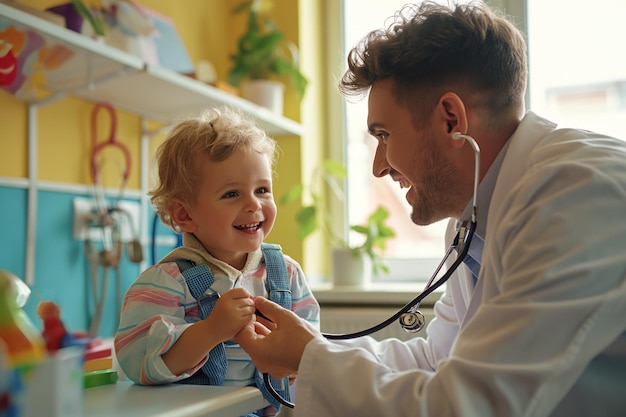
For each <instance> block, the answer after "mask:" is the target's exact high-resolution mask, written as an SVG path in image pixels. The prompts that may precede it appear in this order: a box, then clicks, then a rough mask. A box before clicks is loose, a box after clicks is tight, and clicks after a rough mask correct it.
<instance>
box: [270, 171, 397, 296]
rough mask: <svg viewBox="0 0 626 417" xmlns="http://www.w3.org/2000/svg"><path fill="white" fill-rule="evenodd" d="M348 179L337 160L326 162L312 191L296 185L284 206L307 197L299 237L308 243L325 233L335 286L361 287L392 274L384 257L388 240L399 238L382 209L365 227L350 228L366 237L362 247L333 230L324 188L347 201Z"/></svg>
mask: <svg viewBox="0 0 626 417" xmlns="http://www.w3.org/2000/svg"><path fill="white" fill-rule="evenodd" d="M346 175H347V170H346V168H345V166H344V165H343V164H342V163H341V162H338V161H335V160H325V161H323V162H322V163H321V165H319V166H318V167H316V168H315V169H314V171H313V174H312V177H311V183H310V185H309V187H305V185H304V184H302V183H300V184H296V185H295V186H293V187H292V188H291V189H289V190H288V191H287V193H285V194H284V195H283V196H282V197H281V199H280V203H281V204H283V205H285V204H289V203H291V202H293V201H300V200H302V198H303V197H304V196H305V195H306V196H307V197H308V202H307V203H305V205H304V206H303V207H301V208H300V209H299V210H298V212H297V213H296V222H297V224H298V235H299V236H300V238H301V239H303V240H304V239H306V238H307V237H309V236H310V235H311V234H313V233H314V232H315V231H316V230H324V231H325V232H326V233H327V234H328V236H329V237H330V240H331V243H332V245H333V246H334V248H333V280H334V282H335V285H337V284H338V283H344V285H360V284H363V283H366V282H368V281H369V276H370V275H371V274H372V273H373V274H374V275H379V274H381V273H388V272H389V268H388V266H387V265H386V263H385V262H384V259H383V258H382V256H381V252H382V251H384V250H385V248H386V243H387V239H390V238H392V237H394V236H395V232H394V231H393V230H392V229H391V228H390V227H389V226H387V225H386V224H385V223H386V220H387V218H388V217H389V212H388V211H387V209H385V208H384V207H382V206H378V207H377V208H376V209H375V210H374V212H373V213H371V214H370V215H369V217H368V218H367V221H366V222H365V223H364V224H355V225H350V230H351V231H354V232H356V233H358V234H360V235H362V240H361V243H360V244H357V245H350V244H349V243H348V241H347V240H346V239H345V238H344V237H343V236H342V235H339V234H338V233H337V231H336V230H335V228H333V227H332V219H331V214H330V213H329V211H328V209H327V205H326V199H325V198H324V193H323V191H322V188H323V186H324V185H326V186H328V188H329V190H330V191H331V192H332V193H333V194H334V195H336V196H337V198H339V199H341V200H343V192H342V190H341V184H340V181H341V180H343V179H344V178H345V177H346Z"/></svg>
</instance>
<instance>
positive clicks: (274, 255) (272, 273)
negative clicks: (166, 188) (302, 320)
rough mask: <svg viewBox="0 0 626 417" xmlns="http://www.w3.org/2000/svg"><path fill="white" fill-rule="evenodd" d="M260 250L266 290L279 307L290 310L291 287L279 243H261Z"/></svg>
mask: <svg viewBox="0 0 626 417" xmlns="http://www.w3.org/2000/svg"><path fill="white" fill-rule="evenodd" d="M261 250H262V251H263V258H264V259H265V268H266V271H267V291H268V293H269V297H270V300H272V301H273V302H275V303H276V304H279V305H280V306H281V307H283V308H286V309H288V310H291V289H290V288H289V274H288V273H287V265H285V258H284V256H283V252H282V249H281V247H280V245H276V244H272V243H262V244H261Z"/></svg>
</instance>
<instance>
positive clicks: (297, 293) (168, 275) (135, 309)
mask: <svg viewBox="0 0 626 417" xmlns="http://www.w3.org/2000/svg"><path fill="white" fill-rule="evenodd" d="M185 235H186V236H185V237H184V238H183V239H184V240H183V242H184V244H188V243H191V245H190V246H191V247H181V248H177V249H175V250H174V251H172V252H171V253H170V254H168V255H167V256H166V257H165V258H164V259H163V260H162V262H161V263H159V264H157V265H154V266H152V267H150V268H148V269H147V270H145V271H144V272H142V273H141V275H140V276H139V278H138V279H137V280H136V281H135V282H134V283H133V284H132V285H131V287H130V288H129V289H128V291H127V293H126V296H125V298H124V304H123V307H122V314H121V318H120V325H119V328H118V331H117V334H116V335H115V351H116V355H117V359H118V361H119V364H120V367H121V369H122V370H123V371H124V373H125V374H126V376H128V378H129V379H131V380H132V381H134V382H135V383H137V384H142V385H156V384H166V383H171V382H176V381H180V380H182V379H185V378H188V377H189V376H191V375H193V374H194V373H195V372H196V371H197V370H198V369H200V368H201V367H202V365H204V363H205V362H206V360H207V359H208V356H207V358H205V360H203V361H202V362H200V363H198V364H197V365H196V366H195V367H194V368H192V369H189V370H187V371H186V372H185V373H182V374H180V375H174V374H172V373H171V372H170V370H169V369H168V367H167V366H166V365H165V363H164V362H163V359H161V355H162V354H163V353H165V352H167V351H168V350H169V349H170V348H171V346H172V345H173V344H174V343H175V342H176V340H178V338H179V337H180V336H181V334H182V333H183V332H184V331H185V329H186V328H187V327H189V326H190V324H191V323H194V322H197V321H198V320H199V311H198V305H197V302H196V300H195V299H194V298H193V296H192V295H191V293H190V291H189V288H188V287H187V283H186V281H185V278H184V277H183V275H182V274H181V272H180V270H179V268H178V265H177V264H176V263H175V262H171V261H172V260H174V259H190V260H192V261H194V262H195V263H196V264H199V263H206V264H208V266H209V268H211V271H212V272H213V276H214V279H215V281H214V284H213V287H212V288H213V289H215V290H216V291H217V292H219V293H220V294H223V293H224V292H226V291H228V290H230V289H232V288H235V287H242V288H245V289H246V290H248V291H249V292H250V293H251V294H252V295H253V296H264V297H268V293H267V285H266V280H267V276H266V270H265V263H264V262H263V256H262V254H261V250H260V249H258V250H257V251H255V252H253V253H250V254H248V260H247V262H246V265H245V266H244V268H243V269H242V270H237V269H235V268H233V267H231V266H230V265H228V264H226V263H224V262H221V261H219V260H218V259H216V258H213V257H212V256H211V255H210V254H208V253H207V252H206V251H205V250H204V249H203V248H201V246H200V247H199V246H198V245H197V244H196V243H197V241H195V242H193V241H192V237H190V236H187V234H185ZM191 236H192V235H191ZM193 240H195V237H193ZM283 256H284V258H285V263H286V266H287V273H288V275H289V283H290V289H291V297H292V311H293V312H294V313H296V314H297V315H298V316H300V317H302V318H303V319H305V320H307V321H308V322H310V323H312V324H313V325H315V326H316V327H318V328H319V314H320V308H319V304H318V302H317V300H316V299H315V298H314V297H313V294H312V293H311V290H310V288H309V286H308V284H307V282H306V278H305V276H304V273H303V272H302V269H301V267H300V265H299V264H298V263H297V262H296V261H294V260H293V259H292V258H290V257H289V256H287V255H283ZM224 347H225V350H226V358H227V360H228V369H227V372H226V378H225V381H224V385H235V386H247V385H254V372H255V368H254V364H253V363H252V361H251V360H250V357H249V356H248V355H247V354H246V353H245V352H244V351H243V350H242V349H241V348H240V347H239V346H238V345H236V344H235V343H234V342H232V341H229V342H226V343H225V344H224Z"/></svg>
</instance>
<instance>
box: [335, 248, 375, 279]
mask: <svg viewBox="0 0 626 417" xmlns="http://www.w3.org/2000/svg"><path fill="white" fill-rule="evenodd" d="M332 255H333V259H332V262H333V263H332V268H333V285H334V286H335V287H358V288H363V287H367V286H368V285H369V284H370V283H371V282H372V261H371V259H370V258H369V257H367V256H353V255H352V253H351V252H350V250H349V249H344V248H340V249H333V252H332Z"/></svg>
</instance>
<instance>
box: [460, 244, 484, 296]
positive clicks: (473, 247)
mask: <svg viewBox="0 0 626 417" xmlns="http://www.w3.org/2000/svg"><path fill="white" fill-rule="evenodd" d="M483 246H485V242H484V240H483V239H482V238H481V237H480V236H478V235H477V234H476V233H474V236H473V237H472V242H471V243H470V247H469V250H468V251H467V255H465V258H464V259H463V263H464V264H465V265H467V267H468V268H469V269H470V271H472V277H473V278H474V285H476V282H478V273H479V272H480V264H481V262H482V259H483Z"/></svg>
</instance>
